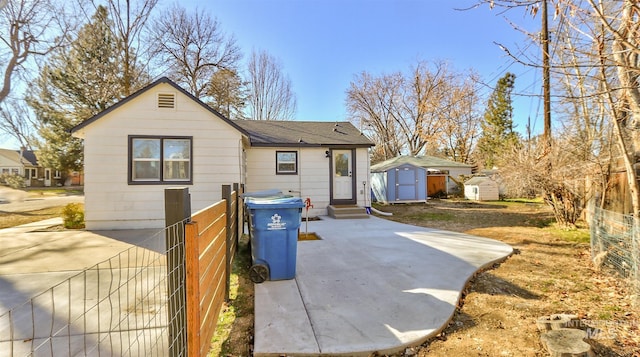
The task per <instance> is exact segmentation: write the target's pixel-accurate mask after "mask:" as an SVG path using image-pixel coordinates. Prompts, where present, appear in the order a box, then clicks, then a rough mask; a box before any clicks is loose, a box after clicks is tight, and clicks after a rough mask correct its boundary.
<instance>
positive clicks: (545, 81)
mask: <svg viewBox="0 0 640 357" xmlns="http://www.w3.org/2000/svg"><path fill="white" fill-rule="evenodd" d="M541 41H542V97H543V99H542V100H543V102H544V133H543V136H544V141H545V143H544V145H545V146H546V148H545V149H546V150H550V149H551V83H550V78H549V77H550V74H549V72H550V64H549V25H548V23H547V0H542V39H541Z"/></svg>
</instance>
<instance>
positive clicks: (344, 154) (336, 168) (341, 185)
mask: <svg viewBox="0 0 640 357" xmlns="http://www.w3.org/2000/svg"><path fill="white" fill-rule="evenodd" d="M332 152H333V155H332V156H333V160H332V161H333V170H332V172H333V199H334V200H352V199H353V172H351V170H352V168H353V166H352V160H353V158H352V157H351V156H352V155H351V150H333V151H332Z"/></svg>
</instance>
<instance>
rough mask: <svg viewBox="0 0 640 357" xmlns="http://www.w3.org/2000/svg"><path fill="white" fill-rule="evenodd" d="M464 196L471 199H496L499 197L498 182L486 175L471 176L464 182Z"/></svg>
mask: <svg viewBox="0 0 640 357" xmlns="http://www.w3.org/2000/svg"><path fill="white" fill-rule="evenodd" d="M464 198H466V199H468V200H473V201H497V200H499V199H500V190H499V189H498V183H497V182H495V181H494V180H492V179H491V178H490V177H486V176H476V177H472V178H470V179H469V180H467V181H465V183H464Z"/></svg>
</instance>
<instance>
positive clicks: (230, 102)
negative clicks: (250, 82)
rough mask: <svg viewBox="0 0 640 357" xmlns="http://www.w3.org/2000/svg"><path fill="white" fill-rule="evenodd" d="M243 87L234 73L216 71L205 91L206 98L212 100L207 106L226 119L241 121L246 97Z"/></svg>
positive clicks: (223, 70)
mask: <svg viewBox="0 0 640 357" xmlns="http://www.w3.org/2000/svg"><path fill="white" fill-rule="evenodd" d="M244 85H245V83H244V82H243V81H242V79H241V78H240V76H239V75H238V73H236V72H235V71H233V70H230V69H221V70H218V71H216V72H215V73H214V74H213V76H211V81H210V83H209V87H208V89H207V96H208V97H211V98H212V100H211V101H210V102H209V103H208V104H209V105H210V106H211V107H212V108H213V109H215V110H217V111H218V112H219V113H220V114H222V115H224V116H225V117H227V118H228V119H242V117H243V110H244V105H245V100H246V97H247V95H246V93H245V92H246V91H245V90H244Z"/></svg>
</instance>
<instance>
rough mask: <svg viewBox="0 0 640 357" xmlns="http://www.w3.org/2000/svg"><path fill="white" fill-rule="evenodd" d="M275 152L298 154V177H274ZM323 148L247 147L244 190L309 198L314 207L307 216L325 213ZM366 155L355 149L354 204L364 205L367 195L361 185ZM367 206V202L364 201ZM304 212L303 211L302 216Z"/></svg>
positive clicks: (328, 176)
mask: <svg viewBox="0 0 640 357" xmlns="http://www.w3.org/2000/svg"><path fill="white" fill-rule="evenodd" d="M276 151H296V152H298V174H297V175H276ZM325 151H327V148H255V147H254V148H251V149H249V150H247V152H246V157H247V184H246V191H247V192H251V191H262V190H270V189H277V190H279V191H282V192H283V193H285V194H290V195H293V196H298V197H301V198H302V199H303V200H305V199H306V198H310V199H311V204H312V205H313V206H314V207H313V208H312V209H309V216H310V217H313V216H320V215H326V214H327V206H328V205H329V201H330V179H331V169H330V167H329V164H330V159H329V158H327V157H326V155H325ZM368 163H369V156H368V151H367V149H366V148H362V149H356V176H355V180H356V197H357V199H358V202H357V204H358V205H359V206H364V205H365V201H364V194H365V191H366V192H368V184H367V188H366V189H365V188H364V187H363V186H364V185H363V184H362V183H363V182H367V183H368V182H369V177H368V172H369V165H368ZM366 204H367V205H369V200H367V202H366ZM304 214H305V212H304V211H303V215H304Z"/></svg>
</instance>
